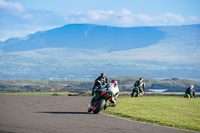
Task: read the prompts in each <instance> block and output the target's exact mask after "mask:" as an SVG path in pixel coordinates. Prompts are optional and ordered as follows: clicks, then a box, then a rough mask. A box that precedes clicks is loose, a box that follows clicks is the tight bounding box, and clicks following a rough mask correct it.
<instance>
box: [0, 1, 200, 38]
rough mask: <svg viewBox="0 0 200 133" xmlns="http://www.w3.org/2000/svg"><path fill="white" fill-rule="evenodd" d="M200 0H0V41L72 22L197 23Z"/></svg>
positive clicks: (142, 24) (112, 23)
mask: <svg viewBox="0 0 200 133" xmlns="http://www.w3.org/2000/svg"><path fill="white" fill-rule="evenodd" d="M199 6H200V0H0V41H5V40H6V39H8V38H11V37H25V36H26V35H28V34H30V33H34V32H37V31H43V30H49V29H52V28H56V27H61V26H63V25H66V24H73V23H90V24H99V25H108V26H117V27H135V26H167V25H189V24H200V8H199Z"/></svg>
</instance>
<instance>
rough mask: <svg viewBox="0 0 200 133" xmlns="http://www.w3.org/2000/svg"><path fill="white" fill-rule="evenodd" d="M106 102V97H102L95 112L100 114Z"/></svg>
mask: <svg viewBox="0 0 200 133" xmlns="http://www.w3.org/2000/svg"><path fill="white" fill-rule="evenodd" d="M105 103H106V101H105V99H101V100H100V101H99V103H98V104H97V107H96V108H95V109H94V110H93V113H94V114H98V113H99V112H100V111H101V110H102V109H103V108H104V105H105Z"/></svg>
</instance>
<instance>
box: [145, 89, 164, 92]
mask: <svg viewBox="0 0 200 133" xmlns="http://www.w3.org/2000/svg"><path fill="white" fill-rule="evenodd" d="M148 90H149V91H151V92H164V91H167V90H168V89H148Z"/></svg>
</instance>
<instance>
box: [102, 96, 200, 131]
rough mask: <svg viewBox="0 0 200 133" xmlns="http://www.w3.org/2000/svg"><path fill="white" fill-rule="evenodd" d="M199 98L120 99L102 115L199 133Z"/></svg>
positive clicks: (156, 97) (153, 97) (154, 97)
mask: <svg viewBox="0 0 200 133" xmlns="http://www.w3.org/2000/svg"><path fill="white" fill-rule="evenodd" d="M199 110H200V98H199V97H198V98H193V99H186V98H183V97H182V96H181V97H180V96H144V97H141V98H131V97H120V98H118V99H117V106H116V107H115V108H107V109H106V110H105V111H103V112H104V113H108V114H111V115H115V116H119V117H124V118H128V119H131V120H136V121H141V122H148V123H153V124H157V125H162V126H169V127H175V128H180V129H186V130H193V131H200V113H199Z"/></svg>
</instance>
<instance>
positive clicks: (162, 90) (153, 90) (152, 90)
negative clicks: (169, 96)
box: [148, 89, 200, 94]
mask: <svg viewBox="0 0 200 133" xmlns="http://www.w3.org/2000/svg"><path fill="white" fill-rule="evenodd" d="M167 90H168V89H148V91H150V92H165V91H167ZM166 93H185V92H166ZM195 93H196V94H200V92H195Z"/></svg>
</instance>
